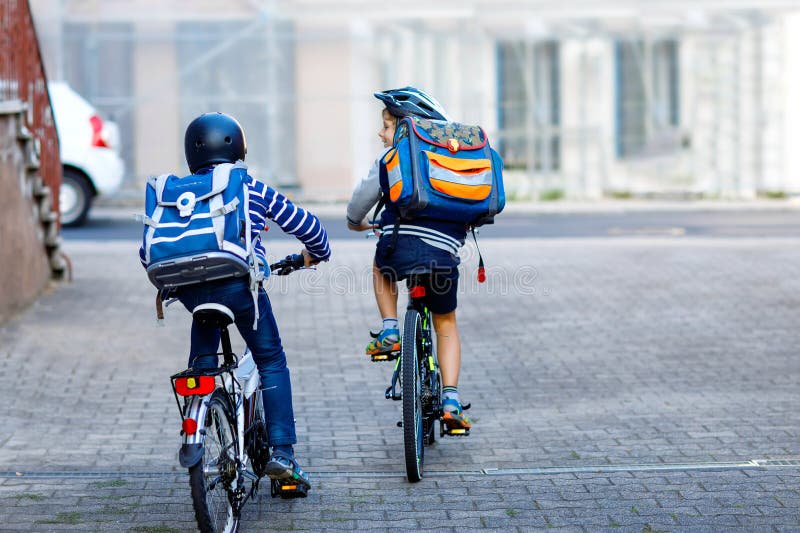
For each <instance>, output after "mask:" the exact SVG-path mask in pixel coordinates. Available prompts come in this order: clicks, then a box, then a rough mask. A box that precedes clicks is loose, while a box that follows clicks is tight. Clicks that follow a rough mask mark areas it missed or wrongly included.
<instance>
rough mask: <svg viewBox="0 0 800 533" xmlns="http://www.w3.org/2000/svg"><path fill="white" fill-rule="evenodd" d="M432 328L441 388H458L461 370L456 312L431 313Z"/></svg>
mask: <svg viewBox="0 0 800 533" xmlns="http://www.w3.org/2000/svg"><path fill="white" fill-rule="evenodd" d="M433 328H434V329H435V330H436V353H437V354H438V355H439V369H440V370H441V372H442V386H443V387H458V373H459V371H460V370H461V340H460V339H459V338H458V326H457V325H456V312H455V311H451V312H449V313H445V314H442V315H440V314H436V313H433Z"/></svg>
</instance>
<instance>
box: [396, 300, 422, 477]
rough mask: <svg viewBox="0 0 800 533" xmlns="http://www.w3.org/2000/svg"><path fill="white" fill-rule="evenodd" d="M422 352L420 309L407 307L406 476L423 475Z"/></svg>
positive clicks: (404, 357) (403, 347) (404, 375)
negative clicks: (420, 359) (420, 364)
mask: <svg viewBox="0 0 800 533" xmlns="http://www.w3.org/2000/svg"><path fill="white" fill-rule="evenodd" d="M421 353H422V318H421V316H420V314H419V311H417V310H416V309H409V310H408V311H407V312H406V317H405V322H404V324H403V342H402V344H401V352H400V367H401V373H402V378H403V444H404V448H405V458H406V474H407V475H408V480H409V481H411V482H412V483H415V482H417V481H419V480H420V479H422V467H423V462H424V459H425V449H424V447H423V442H422V437H423V434H422V433H423V432H422V401H421V398H420V388H421V385H422V379H421V376H420V368H419V358H420V355H421Z"/></svg>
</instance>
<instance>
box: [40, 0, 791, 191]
mask: <svg viewBox="0 0 800 533" xmlns="http://www.w3.org/2000/svg"><path fill="white" fill-rule="evenodd" d="M31 4H32V6H33V7H34V14H35V16H36V20H37V28H38V32H39V35H40V39H41V40H42V48H43V53H44V56H45V63H46V65H47V69H48V72H49V77H50V78H51V79H55V78H59V79H65V80H67V81H68V82H69V83H70V84H71V85H72V86H73V88H75V89H76V90H77V91H78V92H80V93H82V94H83V95H84V96H86V97H87V98H88V99H90V100H91V101H93V103H94V104H95V105H97V106H98V107H99V108H100V109H102V110H104V111H105V112H106V113H107V114H108V115H109V116H110V117H111V118H112V119H113V120H115V121H116V122H117V123H118V124H119V125H120V127H121V131H122V132H123V137H124V139H125V146H124V148H123V151H124V154H125V158H126V161H127V164H128V169H129V176H128V177H127V182H128V185H129V186H130V188H138V187H139V186H141V183H142V182H143V180H144V179H145V178H146V177H147V176H148V175H150V174H155V173H162V172H164V171H173V172H182V171H185V165H184V163H183V158H182V154H183V146H182V142H183V141H182V136H183V128H184V127H185V125H186V124H188V122H189V121H190V120H191V119H192V118H193V117H194V116H195V115H197V114H199V113H202V112H205V111H210V110H220V111H224V112H228V113H231V114H233V115H234V116H236V117H237V118H239V120H240V121H241V122H242V124H243V126H244V128H245V131H246V133H247V138H248V157H247V160H248V163H249V164H250V166H251V169H252V170H253V173H254V174H256V175H258V176H259V177H260V178H261V179H264V180H265V181H267V182H269V183H274V184H277V185H280V186H283V187H296V188H297V189H298V191H299V192H300V193H302V194H303V195H304V196H305V197H310V198H318V199H338V198H346V197H347V196H348V194H349V192H350V190H351V189H352V186H353V184H354V182H355V181H356V180H358V179H360V178H361V177H362V176H363V175H364V174H365V172H366V171H367V169H368V167H369V165H370V164H371V163H372V161H373V160H374V159H375V157H376V156H377V154H378V153H379V151H380V148H381V145H380V144H379V141H378V138H377V135H376V134H377V130H378V128H379V124H380V117H379V111H380V105H379V103H378V101H377V100H376V99H374V98H373V97H372V93H373V92H375V91H376V90H380V89H385V88H390V87H397V86H403V85H416V86H418V87H421V88H423V89H425V90H426V91H428V92H430V93H432V94H433V95H435V96H436V97H437V99H439V100H440V101H441V102H442V103H443V104H444V105H445V107H446V108H447V109H448V110H449V112H450V114H451V115H452V116H453V117H454V118H456V119H457V120H460V121H463V122H470V123H479V124H481V125H482V126H484V128H485V129H486V131H487V132H488V134H489V136H490V139H491V140H492V143H493V145H494V146H495V147H496V148H497V149H498V151H499V152H500V153H501V155H502V156H503V158H504V160H505V165H506V181H507V188H508V190H509V191H508V192H509V194H510V195H511V196H512V197H517V198H527V199H541V198H557V197H561V196H566V197H571V198H599V197H602V196H607V195H618V196H626V195H648V194H679V195H686V194H690V195H691V194H694V195H704V196H712V197H734V198H751V197H754V196H756V195H758V194H778V193H781V194H792V193H800V172H798V171H800V153H797V152H798V151H796V150H793V149H792V148H793V147H792V144H793V140H794V139H798V138H800V137H798V135H797V134H798V131H796V130H797V129H798V128H800V126H798V124H800V103H798V102H796V100H797V99H796V98H795V97H794V96H793V95H796V94H800V92H798V89H800V31H799V30H800V8H798V7H797V5H796V2H791V1H785V0H760V1H755V0H754V1H752V2H743V1H740V0H730V1H728V2H726V1H714V2H706V1H696V2H688V1H683V0H676V1H667V0H663V1H653V2H647V6H644V7H643V6H642V3H641V2H635V1H633V0H618V1H617V2H611V3H610V4H612V5H611V6H605V7H602V8H600V7H596V6H595V4H596V3H594V2H583V1H577V0H575V1H573V2H566V3H564V2H562V3H561V4H565V5H566V7H567V8H569V9H565V7H564V5H560V4H559V3H556V2H549V1H545V2H527V1H524V0H508V1H504V2H493V1H490V0H471V1H463V2H458V3H456V2H441V3H436V4H429V3H427V2H421V1H417V0H408V1H407V2H404V3H402V4H399V3H396V2H393V3H389V2H368V1H363V0H343V1H341V2H330V1H326V0H283V1H280V0H275V1H258V0H238V1H229V2H219V1H211V0H192V1H189V0H169V1H157V0H114V1H103V2H100V1H89V0H31ZM706 5H707V7H705V6H706Z"/></svg>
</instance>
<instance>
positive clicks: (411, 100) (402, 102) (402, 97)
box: [375, 87, 450, 121]
mask: <svg viewBox="0 0 800 533" xmlns="http://www.w3.org/2000/svg"><path fill="white" fill-rule="evenodd" d="M375 98H377V99H378V100H380V101H381V102H383V103H384V104H386V109H388V110H389V113H391V114H392V115H394V116H396V117H408V116H414V117H420V118H428V119H432V120H448V121H449V120H450V117H448V116H447V112H446V111H445V110H444V107H442V104H440V103H439V102H437V101H436V99H435V98H433V97H432V96H429V95H427V94H425V93H424V92H423V91H420V90H419V89H417V88H416V87H403V88H401V89H389V90H386V91H381V92H379V93H375Z"/></svg>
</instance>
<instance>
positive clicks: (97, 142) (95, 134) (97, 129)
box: [89, 115, 108, 148]
mask: <svg viewBox="0 0 800 533" xmlns="http://www.w3.org/2000/svg"><path fill="white" fill-rule="evenodd" d="M89 123H90V124H91V125H92V146H97V147H98V148H108V144H106V141H105V139H103V120H102V119H101V118H100V117H98V116H97V115H92V117H91V118H90V119H89Z"/></svg>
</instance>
